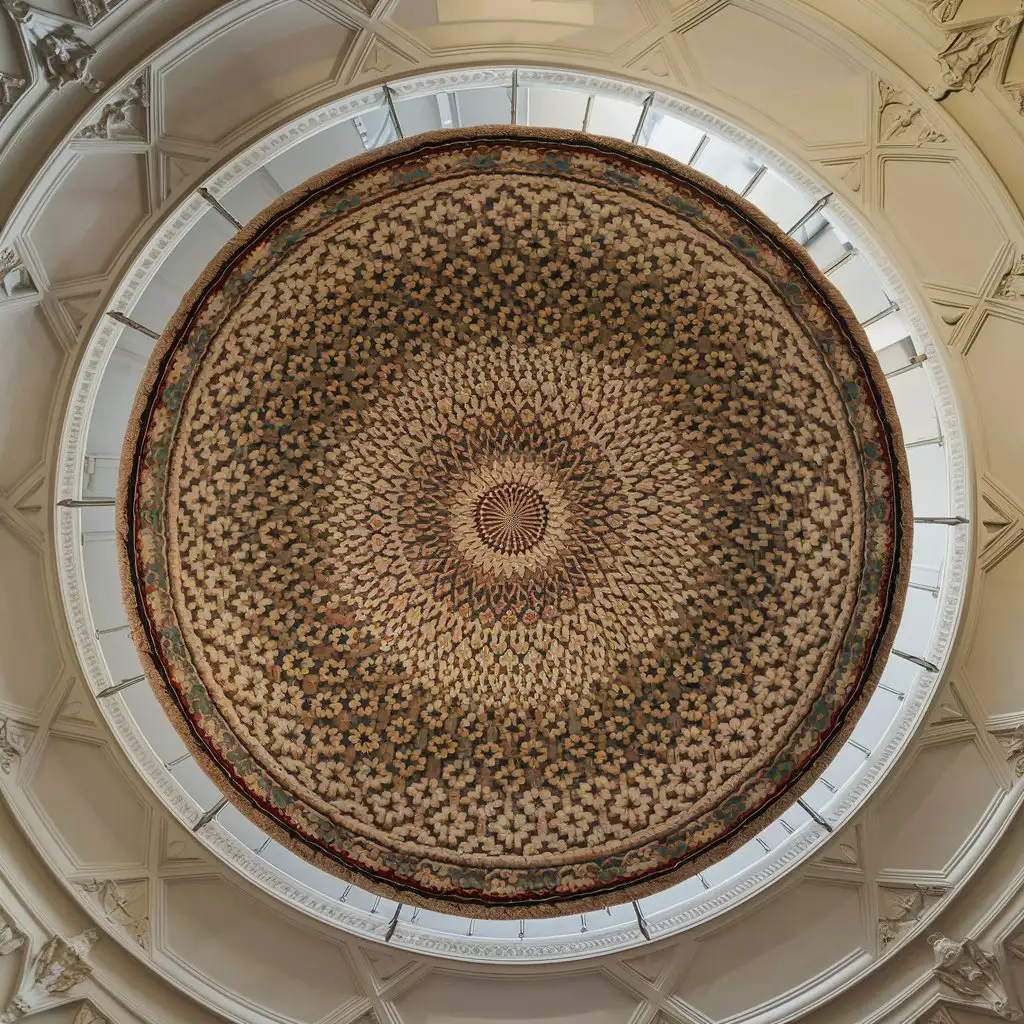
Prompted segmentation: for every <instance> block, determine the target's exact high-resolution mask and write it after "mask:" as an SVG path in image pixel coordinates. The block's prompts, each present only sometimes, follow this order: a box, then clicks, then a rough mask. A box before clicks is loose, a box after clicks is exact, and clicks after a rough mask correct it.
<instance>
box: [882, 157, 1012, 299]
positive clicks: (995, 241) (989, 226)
mask: <svg viewBox="0 0 1024 1024" xmlns="http://www.w3.org/2000/svg"><path fill="white" fill-rule="evenodd" d="M881 189H882V194H881V203H882V206H883V207H884V208H885V209H886V211H887V212H888V214H889V217H890V219H891V221H892V223H893V226H894V227H895V229H896V231H897V234H898V237H899V238H900V239H901V241H903V240H908V239H914V244H913V245H912V246H907V256H908V258H909V259H910V260H911V261H912V262H913V263H914V265H915V266H917V267H918V269H919V270H920V271H921V276H922V277H923V278H924V279H925V280H926V281H929V282H931V283H933V284H941V285H948V286H952V287H958V288H966V289H972V290H973V289H976V288H978V287H979V286H980V285H981V283H982V281H983V279H984V278H985V275H986V274H987V273H988V270H989V268H990V267H991V266H992V261H993V260H994V259H995V257H996V255H997V253H998V252H999V248H1000V246H1001V245H1002V244H1003V243H1004V242H1005V240H1006V235H1005V233H1004V231H1003V229H1002V227H1001V226H1000V225H999V222H998V220H997V219H996V217H995V216H994V215H993V213H992V211H991V210H990V209H989V208H988V207H987V206H986V205H985V203H984V202H983V201H982V199H981V198H980V197H979V196H978V195H977V193H976V192H975V191H974V190H973V189H972V187H971V186H970V185H969V184H968V182H967V181H966V180H965V178H964V176H963V172H962V171H961V169H960V166H959V165H958V164H957V163H956V162H955V161H951V160H948V159H945V158H942V157H939V158H934V159H933V158H932V157H930V156H922V155H915V156H913V157H909V156H908V157H905V158H903V157H901V158H891V157H886V158H884V159H883V160H882V163H881ZM952 239H956V244H955V245H951V244H949V243H950V241H951V240H952Z"/></svg>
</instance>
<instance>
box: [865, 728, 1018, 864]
mask: <svg viewBox="0 0 1024 1024" xmlns="http://www.w3.org/2000/svg"><path fill="white" fill-rule="evenodd" d="M997 790H998V787H997V785H996V781H995V779H993V777H992V774H991V772H990V771H989V769H988V767H987V765H986V764H985V761H984V759H983V758H982V756H981V753H980V752H979V750H978V748H977V747H976V746H975V745H974V743H972V742H970V741H961V742H958V743H947V744H944V745H942V746H938V747H928V748H926V749H924V750H922V751H921V753H920V754H919V755H918V756H917V758H916V759H915V761H914V763H913V764H912V765H911V766H910V769H909V770H908V771H907V773H906V774H905V775H904V776H903V777H902V778H900V779H899V781H898V784H897V785H896V786H894V787H893V789H892V791H891V793H890V794H888V795H887V796H886V797H885V798H884V799H883V802H882V804H881V806H880V807H879V809H878V812H877V813H878V851H877V856H878V864H879V867H881V868H897V869H900V868H902V869H908V870H925V871H942V870H943V869H944V868H945V867H946V865H947V864H948V863H949V861H950V860H951V858H952V857H953V855H954V854H955V853H956V851H957V850H958V849H959V847H960V845H961V843H963V842H964V840H966V839H967V838H968V836H969V835H970V833H971V830H972V829H973V828H974V826H975V825H976V824H977V823H978V821H979V820H980V819H981V817H982V816H983V814H984V812H985V811H986V809H987V808H988V805H989V803H990V802H991V800H992V798H993V797H994V796H995V795H996V793H997ZM926 822H927V823H928V824H927V825H926V824H925V823H926Z"/></svg>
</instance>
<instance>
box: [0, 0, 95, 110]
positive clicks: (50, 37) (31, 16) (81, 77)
mask: <svg viewBox="0 0 1024 1024" xmlns="http://www.w3.org/2000/svg"><path fill="white" fill-rule="evenodd" d="M2 2H3V6H4V9H5V10H6V11H7V13H8V14H10V16H11V17H12V18H13V19H14V21H15V23H16V24H17V26H18V29H19V30H20V32H21V34H22V36H23V37H24V39H25V44H26V46H27V47H28V49H29V51H30V52H31V53H32V55H33V56H34V57H35V58H36V59H37V60H38V61H39V63H40V65H41V66H42V69H43V74H44V75H45V76H46V80H47V81H48V82H49V83H50V84H51V85H52V86H53V87H54V88H55V89H60V88H62V87H63V86H65V85H67V84H68V83H69V82H80V83H81V84H82V85H84V86H85V87H86V89H88V90H89V91H90V92H99V91H100V90H101V89H102V88H103V83H102V82H99V81H97V80H96V79H95V78H93V77H92V75H91V74H90V73H89V69H88V64H89V61H90V60H91V59H92V58H93V57H94V56H95V55H96V50H95V49H94V48H93V47H92V46H90V45H89V44H88V43H87V42H85V41H84V40H83V39H82V38H81V37H80V36H79V35H78V34H77V33H76V32H75V30H74V28H72V26H71V25H68V24H65V23H55V22H54V21H53V19H52V18H45V19H44V18H43V17H41V16H40V15H39V13H38V12H37V11H35V10H33V9H32V8H31V7H29V6H28V4H26V3H25V2H24V0H2Z"/></svg>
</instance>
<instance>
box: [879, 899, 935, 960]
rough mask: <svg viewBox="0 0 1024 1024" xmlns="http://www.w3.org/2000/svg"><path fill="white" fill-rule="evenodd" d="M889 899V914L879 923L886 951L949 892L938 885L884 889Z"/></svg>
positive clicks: (880, 938)
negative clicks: (887, 947)
mask: <svg viewBox="0 0 1024 1024" xmlns="http://www.w3.org/2000/svg"><path fill="white" fill-rule="evenodd" d="M882 891H883V893H885V895H886V896H887V897H888V902H887V907H886V909H887V914H886V916H885V917H883V918H881V919H880V920H879V922H878V939H879V942H880V943H881V945H882V948H883V949H885V947H886V946H888V945H890V944H891V943H893V942H895V941H896V940H897V939H899V938H900V937H901V936H902V935H903V934H904V933H906V932H907V931H909V930H910V929H911V928H913V926H914V925H915V924H917V923H918V922H919V921H920V920H921V918H922V917H923V916H924V914H925V911H926V910H929V909H930V908H931V907H932V906H934V905H935V903H936V902H938V901H939V900H940V899H942V897H943V896H945V895H946V892H947V890H946V889H945V888H943V887H942V886H938V885H918V886H915V887H914V888H913V889H883V890H882Z"/></svg>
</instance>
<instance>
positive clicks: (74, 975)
mask: <svg viewBox="0 0 1024 1024" xmlns="http://www.w3.org/2000/svg"><path fill="white" fill-rule="evenodd" d="M97 939H99V932H97V931H96V930H95V929H94V928H90V929H88V930H87V931H84V932H81V933H80V934H79V935H75V936H73V937H72V938H70V939H64V938H61V936H59V935H54V936H53V937H52V938H51V939H50V940H49V941H48V942H47V943H46V944H45V945H44V946H43V948H42V949H41V950H40V951H39V952H38V953H37V954H36V957H35V959H34V960H33V961H32V966H31V969H30V970H28V971H27V972H26V973H25V975H24V976H23V978H22V982H21V985H20V987H19V989H18V993H17V995H15V997H14V998H13V999H12V1000H11V1002H10V1003H9V1004H8V1006H7V1009H6V1010H4V1012H3V1013H0V1024H14V1021H17V1020H20V1019H21V1018H22V1017H25V1016H27V1015H28V1014H30V1013H35V1012H36V1011H37V1010H40V1009H44V1008H45V1007H46V1006H47V1005H52V1004H53V1003H54V1002H55V1001H57V1000H55V998H54V997H60V996H62V995H63V994H64V993H65V992H69V991H70V990H71V989H73V988H74V987H75V986H76V985H77V984H79V982H82V981H84V980H85V979H86V978H87V977H89V975H90V974H91V973H92V968H91V967H90V966H89V965H88V964H87V963H86V962H85V957H86V956H87V955H88V953H89V950H90V949H92V947H93V946H94V945H95V944H96V941H97Z"/></svg>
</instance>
